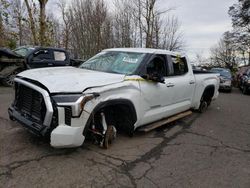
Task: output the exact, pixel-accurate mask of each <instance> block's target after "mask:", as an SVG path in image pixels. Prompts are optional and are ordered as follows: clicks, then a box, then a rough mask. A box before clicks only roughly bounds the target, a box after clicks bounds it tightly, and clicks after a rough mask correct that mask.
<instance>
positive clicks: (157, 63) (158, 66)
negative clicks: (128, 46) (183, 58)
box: [146, 56, 167, 77]
mask: <svg viewBox="0 0 250 188" xmlns="http://www.w3.org/2000/svg"><path fill="white" fill-rule="evenodd" d="M146 71H147V74H149V75H154V74H158V75H160V76H162V77H166V76H167V74H166V72H167V71H166V63H165V58H164V57H161V56H156V57H155V58H153V59H152V60H151V61H150V62H149V64H148V65H147V70H146Z"/></svg>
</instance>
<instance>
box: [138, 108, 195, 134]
mask: <svg viewBox="0 0 250 188" xmlns="http://www.w3.org/2000/svg"><path fill="white" fill-rule="evenodd" d="M191 114H192V111H190V110H189V111H185V112H182V113H179V114H176V115H174V116H170V117H168V118H166V119H162V120H160V121H157V122H154V123H151V124H148V125H145V126H142V127H140V128H138V129H137V130H138V131H140V132H149V131H152V130H153V129H156V128H158V127H161V126H162V125H165V124H167V123H171V122H173V121H176V120H177V119H181V118H184V117H186V116H189V115H191Z"/></svg>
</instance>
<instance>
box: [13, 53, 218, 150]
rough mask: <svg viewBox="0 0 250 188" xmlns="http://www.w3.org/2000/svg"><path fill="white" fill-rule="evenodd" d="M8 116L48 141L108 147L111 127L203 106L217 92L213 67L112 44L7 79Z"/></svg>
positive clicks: (130, 127) (135, 125) (125, 127)
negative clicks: (77, 59) (71, 62)
mask: <svg viewBox="0 0 250 188" xmlns="http://www.w3.org/2000/svg"><path fill="white" fill-rule="evenodd" d="M15 88H16V89H15V91H16V94H15V101H14V102H13V104H12V106H11V107H10V108H9V116H10V119H12V120H17V121H18V122H20V123H21V124H23V125H24V126H25V127H26V128H28V129H29V130H31V131H32V132H33V133H35V134H38V135H41V136H45V135H49V136H50V141H51V145H52V146H53V147H77V146H80V145H82V144H83V142H84V140H85V136H86V135H92V138H95V140H97V141H98V142H99V143H100V145H102V146H104V147H108V144H109V143H110V142H111V141H112V139H113V138H114V137H115V133H116V130H118V131H125V132H126V133H128V134H129V135H133V133H134V131H135V130H136V129H139V128H140V129H141V128H142V127H144V126H150V125H154V123H157V124H158V125H159V124H165V121H164V119H165V118H168V117H172V116H175V115H179V114H181V113H183V112H186V111H188V110H190V109H195V110H199V111H200V112H203V111H204V110H205V109H206V108H207V106H208V105H210V103H211V101H212V100H213V99H216V98H217V96H218V88H219V78H218V76H217V74H214V73H211V72H206V73H201V72H198V73H195V74H194V73H193V70H192V67H191V65H190V63H189V62H188V61H187V59H186V57H185V56H182V55H181V54H179V53H174V52H170V51H166V50H158V49H134V48H124V49H123V48H121V49H120V48H118V49H108V50H104V51H102V52H100V53H99V54H97V55H95V56H94V57H93V58H91V59H89V60H88V61H86V62H85V63H83V64H82V65H81V66H80V67H79V68H74V67H60V68H59V67H58V68H53V69H52V68H46V69H43V70H38V69H33V70H28V71H24V72H22V73H20V74H18V76H17V78H15Z"/></svg>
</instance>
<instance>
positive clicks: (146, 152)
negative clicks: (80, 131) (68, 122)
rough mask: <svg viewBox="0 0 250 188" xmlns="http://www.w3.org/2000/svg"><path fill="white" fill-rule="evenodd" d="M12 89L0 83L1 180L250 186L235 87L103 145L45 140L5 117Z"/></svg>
mask: <svg viewBox="0 0 250 188" xmlns="http://www.w3.org/2000/svg"><path fill="white" fill-rule="evenodd" d="M13 93H14V92H13V90H12V89H11V88H4V87H0V127H1V131H0V185H1V187H25V188H26V187H84V188H85V187H150V188H151V187H213V188H215V187H226V188H228V187H242V188H249V187H250V116H249V112H250V96H249V95H248V96H246V95H242V94H241V93H240V92H239V91H238V90H237V89H234V90H233V92H232V93H221V94H220V96H219V99H218V100H217V101H214V102H213V103H212V105H211V106H210V107H209V109H208V110H207V111H206V112H205V113H204V114H198V113H193V114H192V115H191V116H189V117H187V118H185V119H182V120H179V121H177V122H176V123H175V125H171V126H165V127H162V128H160V129H157V130H155V131H152V132H149V133H146V134H139V133H137V134H135V136H134V137H133V138H129V137H127V136H124V135H118V138H117V139H116V141H115V142H114V144H113V145H112V147H111V148H110V149H108V150H104V149H102V148H100V147H98V146H96V145H93V144H92V143H90V142H86V143H84V145H83V146H82V147H80V148H76V149H54V148H51V147H50V145H49V143H47V142H45V141H42V140H40V139H38V138H37V137H35V136H33V135H31V134H30V133H29V132H27V131H26V130H24V129H23V128H22V127H21V126H20V125H19V124H17V123H13V122H11V121H10V120H9V119H8V115H7V108H8V106H9V105H10V103H11V101H12V98H13Z"/></svg>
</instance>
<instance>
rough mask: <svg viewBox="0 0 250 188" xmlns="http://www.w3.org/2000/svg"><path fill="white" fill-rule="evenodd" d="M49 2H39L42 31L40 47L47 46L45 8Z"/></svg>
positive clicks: (46, 0) (44, 0) (40, 0)
mask: <svg viewBox="0 0 250 188" xmlns="http://www.w3.org/2000/svg"><path fill="white" fill-rule="evenodd" d="M47 2H48V0H39V5H40V17H39V21H40V30H39V40H40V45H42V46H44V45H46V36H45V32H46V14H45V7H46V4H47Z"/></svg>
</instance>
